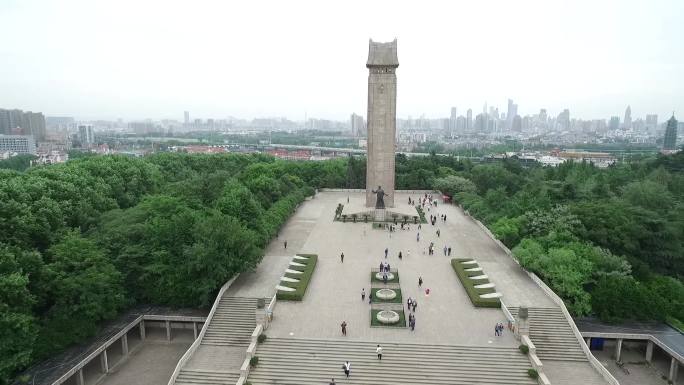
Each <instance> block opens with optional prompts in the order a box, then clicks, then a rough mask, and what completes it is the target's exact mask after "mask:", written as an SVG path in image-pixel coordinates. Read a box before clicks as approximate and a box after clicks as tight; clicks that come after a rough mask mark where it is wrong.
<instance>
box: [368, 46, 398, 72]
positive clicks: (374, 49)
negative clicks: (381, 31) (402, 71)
mask: <svg viewBox="0 0 684 385" xmlns="http://www.w3.org/2000/svg"><path fill="white" fill-rule="evenodd" d="M366 67H368V68H371V67H393V68H397V67H399V59H398V58H397V39H394V41H391V42H389V43H378V42H374V41H373V39H370V40H369V41H368V61H367V62H366Z"/></svg>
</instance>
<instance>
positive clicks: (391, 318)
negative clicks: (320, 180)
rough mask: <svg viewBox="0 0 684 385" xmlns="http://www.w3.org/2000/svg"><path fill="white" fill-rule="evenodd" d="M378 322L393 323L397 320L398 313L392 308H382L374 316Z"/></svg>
mask: <svg viewBox="0 0 684 385" xmlns="http://www.w3.org/2000/svg"><path fill="white" fill-rule="evenodd" d="M375 318H377V319H378V322H380V323H383V324H395V323H397V322H399V313H397V312H396V311H394V310H383V311H381V312H378V314H377V315H376V316H375Z"/></svg>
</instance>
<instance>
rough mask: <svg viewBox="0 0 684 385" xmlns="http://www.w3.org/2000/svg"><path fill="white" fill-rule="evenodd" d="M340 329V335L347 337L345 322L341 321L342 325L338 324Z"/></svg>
mask: <svg viewBox="0 0 684 385" xmlns="http://www.w3.org/2000/svg"><path fill="white" fill-rule="evenodd" d="M340 326H341V327H342V335H343V336H346V335H347V321H342V324H340Z"/></svg>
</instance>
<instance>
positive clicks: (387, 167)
mask: <svg viewBox="0 0 684 385" xmlns="http://www.w3.org/2000/svg"><path fill="white" fill-rule="evenodd" d="M366 67H368V115H367V119H368V162H367V164H366V207H375V204H376V201H377V195H376V194H375V193H374V192H373V191H374V190H377V189H378V186H381V187H382V190H384V191H385V194H386V196H385V198H384V203H385V207H394V152H395V141H396V139H395V138H396V131H397V75H396V74H395V73H394V71H395V70H396V69H397V67H399V59H397V39H394V41H392V42H390V43H376V42H374V41H373V40H370V41H369V46H368V62H367V63H366Z"/></svg>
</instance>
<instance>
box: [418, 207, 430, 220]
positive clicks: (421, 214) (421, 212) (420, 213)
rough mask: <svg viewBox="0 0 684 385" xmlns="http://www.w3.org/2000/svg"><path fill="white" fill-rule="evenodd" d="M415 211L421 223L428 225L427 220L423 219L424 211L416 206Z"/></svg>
mask: <svg viewBox="0 0 684 385" xmlns="http://www.w3.org/2000/svg"><path fill="white" fill-rule="evenodd" d="M416 211H418V216H420V221H421V223H428V221H427V219H425V211H423V208H422V207H420V206H418V205H416Z"/></svg>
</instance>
